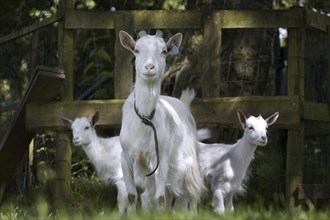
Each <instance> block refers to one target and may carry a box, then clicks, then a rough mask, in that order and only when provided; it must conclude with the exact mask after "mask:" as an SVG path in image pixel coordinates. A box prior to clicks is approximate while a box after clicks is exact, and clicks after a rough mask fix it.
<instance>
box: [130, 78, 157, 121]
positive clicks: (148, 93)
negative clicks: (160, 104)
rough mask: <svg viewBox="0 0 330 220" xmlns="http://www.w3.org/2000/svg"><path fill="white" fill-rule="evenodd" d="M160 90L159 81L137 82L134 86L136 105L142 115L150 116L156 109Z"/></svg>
mask: <svg viewBox="0 0 330 220" xmlns="http://www.w3.org/2000/svg"><path fill="white" fill-rule="evenodd" d="M160 88H161V87H160V82H159V81H148V82H146V81H142V80H137V81H136V83H135V85H134V96H135V104H136V107H137V109H138V111H139V113H140V114H141V115H143V116H149V115H150V114H151V112H152V111H153V110H154V109H155V107H156V104H157V101H158V98H159V94H160Z"/></svg>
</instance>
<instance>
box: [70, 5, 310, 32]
mask: <svg viewBox="0 0 330 220" xmlns="http://www.w3.org/2000/svg"><path fill="white" fill-rule="evenodd" d="M204 12H205V11H204ZM204 12H203V11H181V12H171V11H129V12H128V11H117V12H108V11H104V12H100V11H68V12H67V13H66V20H65V22H66V24H65V28H68V29H83V28H85V29H114V28H115V24H114V23H115V19H116V17H117V16H124V17H125V16H127V14H131V15H132V17H133V21H134V23H133V26H134V27H135V28H136V29H152V28H154V29H156V28H161V29H199V28H201V27H202V15H203V13H204ZM304 12H305V11H304V9H303V8H294V9H290V10H214V11H213V13H214V14H218V13H220V14H222V16H223V22H222V26H223V28H276V27H284V28H290V27H304V26H305V19H304V18H305V17H304V15H305V13H304Z"/></svg>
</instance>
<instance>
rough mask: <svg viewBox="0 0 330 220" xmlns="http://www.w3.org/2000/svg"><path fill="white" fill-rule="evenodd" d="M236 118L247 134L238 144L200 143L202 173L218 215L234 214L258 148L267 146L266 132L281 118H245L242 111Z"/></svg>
mask: <svg viewBox="0 0 330 220" xmlns="http://www.w3.org/2000/svg"><path fill="white" fill-rule="evenodd" d="M237 115H238V119H239V121H240V123H241V125H242V128H243V130H244V135H243V137H242V138H241V139H239V140H238V141H237V143H235V144H233V145H228V144H221V143H217V144H204V143H199V147H200V151H199V164H200V168H201V172H202V174H203V175H204V180H205V181H206V183H207V185H208V186H209V188H210V191H211V192H212V195H213V198H212V206H213V210H214V211H215V212H217V213H223V212H224V211H225V208H226V209H228V211H234V206H233V196H234V195H235V194H237V193H241V192H244V186H243V184H242V182H243V181H244V180H245V178H246V171H247V169H248V166H249V164H250V162H251V161H252V159H253V157H254V152H255V150H256V148H257V146H265V145H266V144H267V140H268V139H267V128H268V126H269V125H271V124H273V123H275V121H276V120H277V118H278V117H279V113H278V112H276V113H274V114H273V115H271V116H270V117H268V118H267V119H263V118H262V117H261V116H258V117H254V116H250V117H249V118H246V116H245V115H244V113H243V112H241V111H237Z"/></svg>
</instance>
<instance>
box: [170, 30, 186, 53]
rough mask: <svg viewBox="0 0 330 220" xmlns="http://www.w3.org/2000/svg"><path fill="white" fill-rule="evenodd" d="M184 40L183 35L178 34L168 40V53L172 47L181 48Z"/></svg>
mask: <svg viewBox="0 0 330 220" xmlns="http://www.w3.org/2000/svg"><path fill="white" fill-rule="evenodd" d="M182 38H183V37H182V34H181V33H176V34H175V35H173V36H172V37H171V38H170V39H168V41H167V43H166V47H167V51H171V50H172V47H174V46H175V47H177V48H179V47H180V46H181V42H182Z"/></svg>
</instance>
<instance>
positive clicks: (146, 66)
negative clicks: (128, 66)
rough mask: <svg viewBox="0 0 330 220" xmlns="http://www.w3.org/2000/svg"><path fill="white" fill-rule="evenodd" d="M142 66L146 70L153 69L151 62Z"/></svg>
mask: <svg viewBox="0 0 330 220" xmlns="http://www.w3.org/2000/svg"><path fill="white" fill-rule="evenodd" d="M144 68H146V70H153V69H155V65H154V64H152V63H149V64H147V65H145V66H144Z"/></svg>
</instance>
